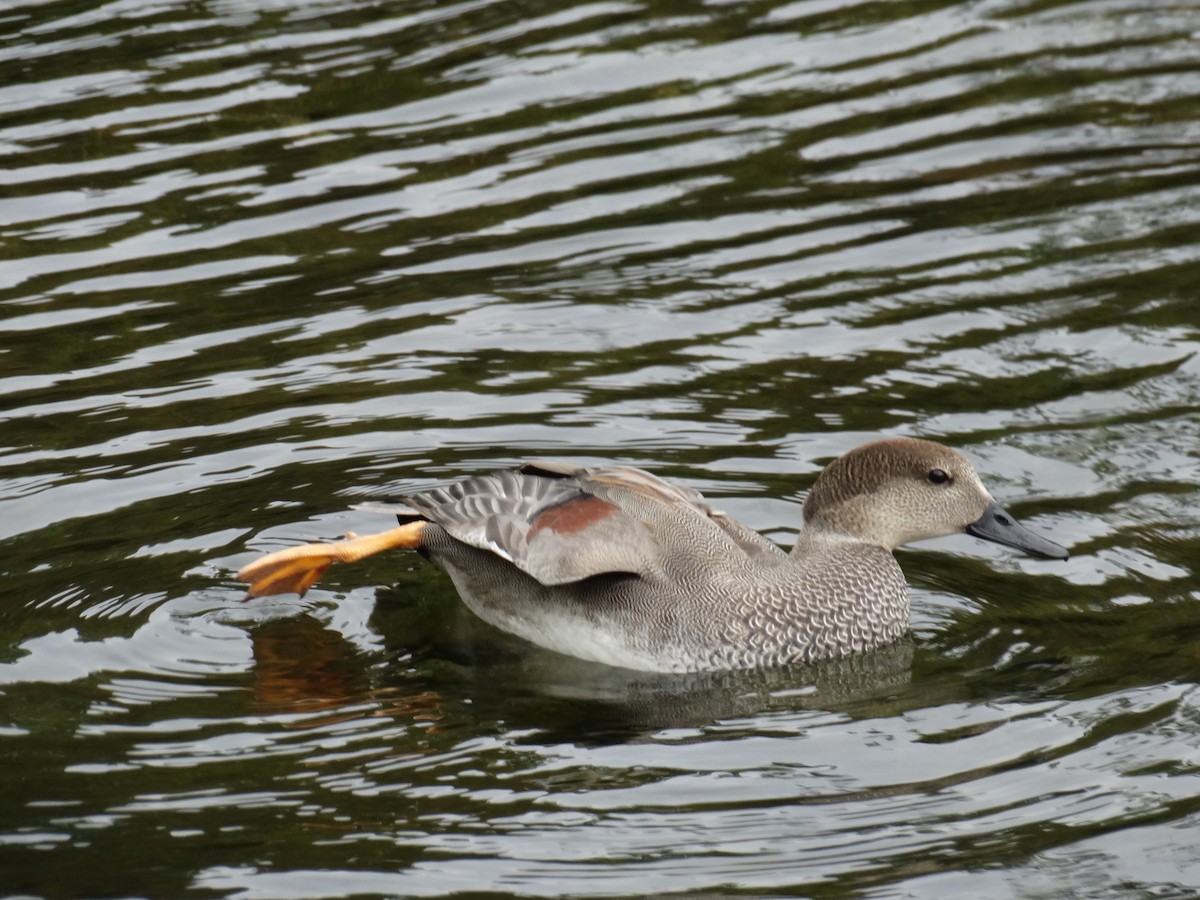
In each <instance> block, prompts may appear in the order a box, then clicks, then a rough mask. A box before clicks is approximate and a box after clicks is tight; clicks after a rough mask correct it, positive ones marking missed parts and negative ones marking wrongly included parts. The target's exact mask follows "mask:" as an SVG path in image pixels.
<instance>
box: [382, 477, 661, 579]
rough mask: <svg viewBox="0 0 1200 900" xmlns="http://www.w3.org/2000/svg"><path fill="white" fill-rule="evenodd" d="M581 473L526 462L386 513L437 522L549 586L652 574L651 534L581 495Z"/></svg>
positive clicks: (612, 507) (612, 506)
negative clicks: (617, 575)
mask: <svg viewBox="0 0 1200 900" xmlns="http://www.w3.org/2000/svg"><path fill="white" fill-rule="evenodd" d="M582 471H583V470H582V469H578V468H577V467H566V466H563V465H561V464H557V463H550V464H546V466H545V467H543V466H541V465H539V464H528V465H525V466H522V467H521V468H519V469H513V470H507V471H502V472H494V473H491V474H488V475H480V476H476V477H473V478H467V479H464V480H462V481H457V482H454V483H453V484H449V485H447V486H445V487H439V488H434V489H432V490H428V491H422V492H421V493H419V494H413V495H411V496H408V497H405V498H404V504H403V506H390V507H387V509H388V511H389V512H394V513H395V514H396V515H397V517H398V518H399V519H400V520H401V522H404V521H406V520H412V519H416V518H421V519H427V520H429V521H431V522H433V523H435V524H437V525H440V526H441V527H442V528H443V529H445V530H446V531H447V532H448V533H449V534H450V536H451V537H453V538H454V539H456V540H458V541H460V542H462V543H464V544H467V545H468V546H471V547H475V548H477V549H479V550H487V551H490V552H492V553H494V554H496V555H497V556H499V557H501V558H502V559H506V560H508V561H509V562H511V563H512V564H513V565H514V566H516V567H517V568H518V569H520V570H521V571H523V572H525V573H526V574H527V575H530V576H531V577H533V578H534V579H536V580H537V581H538V582H539V583H541V584H543V585H546V586H547V587H550V586H554V585H560V584H569V583H571V582H575V581H582V580H583V579H585V578H590V577H592V576H594V575H602V574H605V573H626V574H630V575H643V576H644V575H647V574H649V573H651V572H654V571H656V570H657V569H658V567H659V566H658V559H659V553H660V550H659V546H658V543H657V542H656V541H655V539H654V536H653V535H652V534H651V533H650V531H649V530H648V529H647V528H646V526H645V525H644V524H642V523H641V522H640V521H638V520H637V519H636V518H634V517H633V516H631V515H629V514H628V513H626V512H625V511H624V510H623V509H621V507H620V506H619V505H617V504H616V503H614V502H612V501H610V500H605V499H602V498H601V497H597V496H596V495H595V494H593V493H591V492H589V491H588V490H586V489H585V488H584V486H583V485H582V484H581V483H580V481H579V479H578V478H577V477H573V474H572V473H576V472H578V473H582ZM374 508H376V509H379V508H380V507H378V506H376V507H374Z"/></svg>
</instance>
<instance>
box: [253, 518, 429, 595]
mask: <svg viewBox="0 0 1200 900" xmlns="http://www.w3.org/2000/svg"><path fill="white" fill-rule="evenodd" d="M428 525H429V523H428V522H409V523H408V524H407V525H400V526H399V527H397V528H391V529H389V530H387V531H380V532H378V533H376V534H364V535H361V536H360V535H356V534H354V532H348V533H347V539H346V540H344V541H336V542H334V543H330V544H303V545H301V546H299V547H288V548H287V549H285V550H276V551H275V552H274V553H268V554H267V555H266V556H263V557H261V558H259V559H256V560H255V561H254V562H252V563H250V564H249V565H247V566H244V567H243V568H242V570H241V571H239V572H238V573H237V577H238V580H239V581H244V582H246V583H247V584H249V588H248V589H247V591H246V595H247V596H248V597H271V596H274V595H275V594H289V593H290V594H300V595H301V596H304V592H305V591H307V590H308V589H309V588H310V587H312V586H313V585H314V584H316V583H317V580H318V579H319V578H320V577H321V576H322V575H324V574H325V570H326V569H328V568H329V567H330V566H331V565H333V564H334V563H339V562H340V563H346V562H357V561H358V560H360V559H366V558H367V557H368V556H374V555H375V554H376V553H381V552H382V551H384V550H391V549H394V548H397V547H399V548H406V549H414V548H416V547H420V546H421V542H422V536H423V534H424V532H425V529H426V527H428Z"/></svg>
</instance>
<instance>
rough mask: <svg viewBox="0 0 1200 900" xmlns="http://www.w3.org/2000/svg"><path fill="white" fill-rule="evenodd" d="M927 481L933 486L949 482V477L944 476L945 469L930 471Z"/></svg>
mask: <svg viewBox="0 0 1200 900" xmlns="http://www.w3.org/2000/svg"><path fill="white" fill-rule="evenodd" d="M929 480H930V482H932V483H933V484H945V483H946V482H947V481H949V480H950V476H949V475H948V474H946V470H945V469H930V470H929Z"/></svg>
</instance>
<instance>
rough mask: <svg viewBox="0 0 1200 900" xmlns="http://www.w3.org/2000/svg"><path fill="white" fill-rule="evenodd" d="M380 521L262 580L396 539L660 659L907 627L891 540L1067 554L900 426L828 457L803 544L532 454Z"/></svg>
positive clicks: (495, 591)
mask: <svg viewBox="0 0 1200 900" xmlns="http://www.w3.org/2000/svg"><path fill="white" fill-rule="evenodd" d="M389 509H390V510H391V511H394V512H396V514H397V517H398V518H399V520H400V522H401V523H402V524H401V525H400V526H399V527H398V528H393V529H391V530H390V531H385V532H382V533H380V534H373V535H364V536H362V537H357V536H354V535H352V534H351V535H348V536H347V537H348V539H347V540H345V541H341V542H338V543H333V544H308V545H305V546H302V547H292V548H289V549H287V550H281V551H278V552H276V553H272V554H270V555H269V556H266V557H263V558H262V559H259V560H257V561H256V562H253V563H251V564H250V565H248V566H246V567H245V568H244V569H242V570H241V571H240V572H239V573H238V577H239V578H240V579H241V580H243V581H246V582H249V584H250V589H249V594H250V595H251V596H263V595H269V594H280V593H286V592H296V593H300V594H303V593H304V591H306V590H307V589H308V588H309V587H310V586H311V585H312V584H313V583H315V582H316V580H317V579H318V578H319V577H320V576H321V574H322V573H323V572H324V571H325V570H326V569H327V568H328V567H329V566H330V565H331V564H332V563H334V562H351V561H354V560H357V559H362V558H363V557H366V556H370V555H371V554H374V553H378V552H379V551H381V550H386V549H389V548H393V547H404V548H410V549H415V550H419V551H420V552H421V553H422V554H423V555H424V556H426V557H427V558H429V559H430V560H432V561H433V562H434V563H435V564H436V565H437V566H439V567H440V568H442V569H444V570H445V571H446V572H448V573H449V575H450V578H451V579H452V580H453V581H454V585H455V587H456V588H457V589H458V592H459V594H460V595H461V596H462V598H463V600H464V601H465V602H466V604H467V606H468V607H469V608H470V609H471V610H473V611H474V612H475V613H476V614H477V615H478V616H479V617H480V618H482V619H484V620H485V621H487V622H490V623H491V624H493V625H495V626H497V627H499V628H501V629H503V630H504V631H508V632H511V633H513V634H516V635H519V636H521V637H523V638H525V639H527V640H529V641H532V642H533V643H535V644H539V645H541V646H543V647H547V648H549V649H551V650H556V651H558V652H560V653H565V654H568V655H571V656H577V657H581V658H583V659H590V660H595V661H597V662H602V663H608V664H610V665H616V666H625V667H627V668H632V669H643V670H648V671H659V672H687V671H704V670H716V669H739V668H752V667H758V666H777V665H783V664H787V663H808V662H816V661H818V660H824V659H832V658H835V657H839V656H845V655H847V654H850V653H859V652H862V651H865V650H871V649H874V648H877V647H881V646H883V645H885V644H888V643H890V642H892V641H895V640H896V639H897V638H899V637H900V636H901V635H903V634H904V632H905V631H906V629H907V628H908V589H907V586H906V584H905V581H904V573H903V572H901V571H900V566H899V565H898V564H897V562H896V560H895V557H893V556H892V551H893V550H894V549H895V548H896V547H899V546H900V545H901V544H907V543H908V542H910V541H919V540H921V539H922V538H931V537H939V536H942V535H948V534H956V533H960V532H966V533H968V534H972V535H975V536H976V537H979V538H983V539H984V540H988V541H995V542H996V543H998V544H1004V545H1006V546H1009V547H1015V548H1017V549H1020V550H1024V551H1025V552H1026V553H1029V554H1032V555H1034V556H1040V557H1045V558H1049V559H1066V558H1067V552H1066V550H1064V549H1063V548H1062V547H1060V546H1058V545H1057V544H1055V543H1052V542H1051V541H1048V540H1046V539H1045V538H1043V537H1040V536H1039V535H1037V534H1034V533H1033V532H1032V531H1030V530H1028V529H1027V528H1024V527H1023V526H1021V525H1019V524H1018V523H1017V522H1016V521H1015V520H1014V519H1013V518H1012V516H1010V515H1009V514H1008V513H1006V512H1005V511H1004V510H1003V509H1001V507H1000V506H999V505H998V504H997V503H996V501H995V500H993V499H992V496H991V494H989V493H988V491H987V489H986V488H985V487H984V486H983V484H982V482H980V480H979V476H978V475H976V474H975V470H974V469H973V468H972V466H971V464H970V463H969V462H968V461H967V459H966V458H965V457H964V456H962V455H961V454H960V453H957V452H956V451H954V450H951V449H950V448H949V447H944V446H942V445H941V444H935V443H933V442H931V441H923V440H916V439H912V438H890V439H887V440H881V441H875V442H873V443H870V444H865V445H863V446H861V447H858V448H857V449H855V450H852V451H850V452H849V453H847V454H845V455H844V456H841V457H839V458H838V459H836V460H834V461H833V462H832V463H830V464H829V465H828V466H827V467H826V468H825V470H824V471H823V472H822V473H821V475H820V477H819V478H817V481H816V483H815V484H814V485H813V487H812V490H811V491H810V492H809V494H808V497H807V499H806V500H805V502H804V527H803V528H802V529H801V530H800V533H799V534H798V535H797V537H796V545H795V546H794V547H793V548H792V552H791V553H785V552H784V551H783V550H781V549H779V548H778V547H777V546H775V544H773V543H771V542H770V541H769V540H767V539H766V538H764V537H763V536H762V535H760V534H758V533H757V532H755V531H753V530H752V529H750V528H747V527H746V526H744V525H741V524H739V523H738V522H735V521H734V520H733V519H731V518H729V517H728V516H726V515H725V514H723V513H720V512H717V511H716V510H714V509H713V508H712V507H711V506H709V505H708V503H707V502H706V501H705V500H704V498H703V497H702V496H701V495H700V494H699V493H698V492H696V491H694V490H692V489H691V488H687V487H682V486H680V485H677V484H671V483H669V482H666V481H663V480H662V479H660V478H657V477H655V476H654V475H651V474H650V473H648V472H644V471H642V470H640V469H634V468H628V467H620V466H614V467H604V468H595V469H588V468H581V467H577V466H570V465H564V464H562V463H551V462H532V463H528V464H526V465H523V466H521V467H520V468H518V469H514V470H511V471H503V472H496V473H493V474H490V475H482V476H479V477H475V478H468V479H466V480H464V481H460V482H457V483H456V484H452V485H450V486H449V487H444V488H437V489H434V490H429V491H424V492H422V493H419V494H413V495H412V496H410V497H406V498H405V501H404V504H403V505H402V506H396V507H389Z"/></svg>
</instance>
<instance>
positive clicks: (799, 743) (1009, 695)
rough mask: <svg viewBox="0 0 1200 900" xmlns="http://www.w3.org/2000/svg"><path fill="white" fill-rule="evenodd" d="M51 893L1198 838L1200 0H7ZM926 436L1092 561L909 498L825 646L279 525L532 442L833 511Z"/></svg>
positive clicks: (432, 888)
mask: <svg viewBox="0 0 1200 900" xmlns="http://www.w3.org/2000/svg"><path fill="white" fill-rule="evenodd" d="M0 33H2V34H3V35H4V37H5V39H4V40H2V41H0V550H2V551H3V552H2V554H0V572H2V573H3V576H4V577H3V580H2V581H0V635H2V638H0V767H2V771H3V772H4V773H5V774H4V788H3V790H0V896H6V897H46V898H51V897H114V898H115V897H185V896H197V897H208V896H219V897H231V898H246V900H262V898H287V900H291V898H318V897H320V898H323V897H345V896H364V897H375V896H378V897H437V896H448V895H453V894H458V895H463V896H489V897H491V896H496V897H501V896H522V897H566V896H570V897H640V896H647V895H653V894H661V895H667V896H672V895H678V896H697V895H703V896H706V897H726V896H729V897H733V896H756V897H782V896H809V897H867V898H901V897H939V898H940V897H947V898H955V897H962V896H979V897H987V898H1002V900H1003V898H1026V897H1037V898H1048V897H1064V898H1065V897H1090V898H1097V897H1098V898H1118V897H1120V898H1125V897H1134V898H1142V897H1156V898H1161V897H1189V896H1193V895H1195V894H1196V893H1197V892H1200V852H1198V851H1197V849H1196V847H1197V842H1196V840H1195V835H1196V830H1195V829H1196V828H1197V827H1200V779H1198V778H1197V777H1196V774H1197V772H1196V770H1197V765H1198V761H1200V695H1198V693H1197V690H1196V684H1197V680H1198V679H1200V650H1198V649H1197V647H1198V646H1200V644H1198V643H1197V641H1196V640H1195V639H1196V638H1197V637H1198V636H1200V604H1198V603H1197V601H1198V600H1200V579H1198V578H1197V575H1196V565H1197V563H1196V560H1197V558H1198V550H1200V516H1198V514H1197V509H1200V461H1198V458H1197V446H1198V445H1200V414H1198V412H1197V410H1198V408H1200V362H1198V361H1197V360H1198V359H1200V357H1198V356H1197V350H1200V312H1198V310H1200V306H1198V305H1197V287H1196V286H1197V284H1200V227H1198V226H1200V153H1198V152H1197V150H1198V149H1200V113H1198V110H1200V102H1198V101H1200V55H1198V53H1197V50H1196V35H1197V34H1200V7H1198V6H1197V5H1195V4H1193V3H1161V4H1160V3H1147V2H1141V3H1138V2H1132V0H1111V2H1099V0H1086V2H1075V3H1066V2H1042V3H1021V2H1015V0H992V2H982V0H981V2H971V3H950V2H947V3H933V2H930V3H899V2H891V3H872V2H858V3H855V2H844V3H843V2H824V0H801V2H793V3H785V2H779V3H771V2H747V3H734V2H719V3H656V4H637V3H629V2H596V3H585V4H570V3H558V4H552V3H499V2H466V3H458V4H446V3H424V4H415V3H404V4H390V3H365V2H360V0H330V2H315V3H257V4H256V3H253V2H220V3H176V2H157V3H152V2H141V0H131V2H127V3H111V4H104V5H101V4H93V5H88V4H84V3H78V2H76V3H66V2H48V3H22V2H15V3H11V4H9V5H8V6H7V7H6V8H5V10H3V11H0ZM881 434H884V435H888V434H901V435H919V436H924V437H932V438H935V439H938V440H942V441H945V442H946V443H949V444H951V445H953V446H955V447H957V448H959V449H961V450H963V451H964V452H965V453H967V454H968V455H969V456H970V457H971V458H972V459H973V460H974V461H975V462H976V464H977V466H978V468H979V470H980V472H981V474H982V476H983V478H984V480H985V481H986V482H987V484H988V485H989V487H990V488H991V490H992V492H993V493H994V494H995V495H996V496H997V497H998V498H999V499H1000V500H1001V501H1002V502H1003V503H1004V504H1005V505H1006V506H1007V507H1008V508H1010V509H1011V510H1012V511H1013V512H1014V513H1015V514H1016V515H1018V516H1019V517H1020V518H1021V519H1022V520H1023V521H1025V522H1026V523H1028V524H1030V525H1031V526H1032V527H1034V528H1036V529H1038V530H1039V531H1041V532H1043V533H1045V534H1047V535H1049V536H1051V537H1053V538H1054V539H1055V540H1056V541H1058V542H1059V543H1062V544H1064V545H1067V546H1068V547H1069V548H1070V549H1071V552H1072V558H1071V560H1070V561H1069V562H1067V563H1046V562H1039V561H1036V560H1029V559H1025V558H1021V557H1018V556H1016V555H1014V554H1012V553H1010V552H1008V551H1006V550H1004V549H1002V548H999V547H994V546H992V545H985V544H983V543H980V542H978V541H972V540H971V539H969V538H966V537H955V538H947V539H943V540H939V541H933V542H926V543H924V544H921V545H918V546H915V547H912V548H908V549H906V550H904V551H902V552H901V553H900V560H901V564H902V565H903V567H904V569H905V571H906V573H907V575H908V578H909V582H910V584H911V585H912V601H913V635H912V638H911V640H909V641H906V642H904V643H902V644H900V645H898V646H896V647H893V648H890V649H889V650H887V651H885V652H882V653H879V654H874V655H872V656H870V657H867V658H863V659H860V660H853V661H849V662H847V663H843V664H839V665H836V666H826V667H820V668H817V669H811V670H794V671H781V672H762V673H742V674H733V675H719V676H697V677H689V678H667V677H655V676H648V675H639V674H637V673H631V672H624V671H621V670H617V669H609V668H606V667H603V666H593V665H587V664H583V663H577V662H574V661H571V660H566V659H563V658H559V657H557V656H555V655H554V654H551V653H548V652H545V651H540V650H538V649H536V648H532V647H530V646H528V645H526V644H524V643H522V642H521V641H519V640H517V639H515V638H511V637H508V636H505V635H502V634H499V633H497V632H495V631H493V630H491V629H490V628H488V627H487V626H485V625H483V624H482V623H480V622H478V621H476V620H475V619H474V618H473V617H472V616H471V615H470V614H469V613H467V612H466V611H465V610H463V609H462V607H461V604H460V603H459V602H458V600H457V598H456V596H455V594H454V591H453V588H452V587H451V586H450V585H449V584H448V583H447V581H446V580H445V579H444V578H443V577H442V576H440V575H439V573H437V572H436V571H434V570H432V569H431V568H430V567H429V566H427V565H426V564H425V563H423V562H422V561H421V560H420V559H419V558H417V557H407V556H404V555H400V554H396V555H389V556H385V557H378V558H374V559H372V560H370V561H368V562H366V563H363V564H361V565H358V566H355V567H343V568H335V569H334V570H332V571H331V572H330V573H329V575H328V576H327V577H326V578H325V579H324V580H323V582H322V584H321V586H320V587H319V588H316V589H314V590H313V591H311V592H310V593H309V594H308V595H307V596H306V597H305V598H304V599H303V600H300V599H296V598H294V597H293V598H281V599H279V600H275V601H255V602H250V603H247V602H244V601H243V599H242V596H243V595H242V591H241V589H240V587H239V586H238V584H237V583H236V582H235V580H234V578H233V573H234V572H235V571H236V570H237V568H238V567H239V566H240V565H242V564H244V563H245V562H247V561H249V560H250V559H252V558H254V556H255V555H256V554H258V553H261V552H263V551H267V550H272V549H277V548H279V547H282V546H285V545H288V544H291V543H295V542H299V541H305V540H314V539H327V538H332V537H335V536H337V535H339V534H341V533H342V532H344V531H347V530H354V531H357V532H369V531H374V530H378V529H380V528H383V527H387V525H388V524H390V523H389V522H388V520H387V517H386V516H381V515H379V514H375V513H370V512H365V511H358V510H353V509H351V507H352V506H353V505H354V504H356V503H360V502H362V501H364V500H368V499H376V498H386V497H388V496H393V495H396V494H399V493H403V492H405V491H409V490H412V489H414V488H418V487H422V486H426V485H428V484H430V483H433V482H436V481H440V480H444V479H449V478H453V477H457V476H459V475H463V474H467V473H473V472H478V471H480V470H483V469H487V468H491V467H495V466H499V465H506V464H510V463H512V462H514V461H516V460H520V459H525V458H528V457H531V456H553V457H566V458H571V459H578V460H585V461H589V460H590V461H595V460H620V461H622V462H626V463H630V464H634V465H639V466H643V467H645V468H648V469H651V470H652V471H654V472H655V473H657V474H660V475H663V476H666V477H670V478H676V479H680V480H683V481H685V482H686V483H688V484H691V485H693V486H695V487H697V488H699V489H701V490H702V491H704V492H705V494H706V495H707V496H709V497H710V498H711V499H712V500H713V501H714V503H715V504H716V505H718V506H720V507H721V508H723V509H725V510H726V511H728V512H729V513H731V514H732V515H734V516H736V517H737V518H739V519H741V520H742V521H744V522H747V523H748V524H750V525H752V526H753V527H755V528H758V529H760V530H762V531H763V532H765V533H767V534H769V535H770V536H772V537H773V538H775V539H777V540H779V541H780V542H781V543H784V544H787V543H789V542H790V540H791V535H792V534H793V533H794V531H795V529H796V528H797V527H798V525H799V521H800V506H801V503H800V500H801V497H802V495H803V491H804V490H806V489H807V487H808V486H809V485H811V483H812V480H813V479H814V478H815V476H816V473H817V472H818V471H819V470H820V467H821V466H822V465H823V464H824V463H825V462H826V461H828V460H829V459H830V458H832V457H833V456H836V455H837V454H839V453H841V452H843V451H845V450H847V449H849V448H850V447H852V446H854V445H856V444H858V443H860V442H862V441H865V440H868V439H871V438H874V437H878V436H879V435H881Z"/></svg>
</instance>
